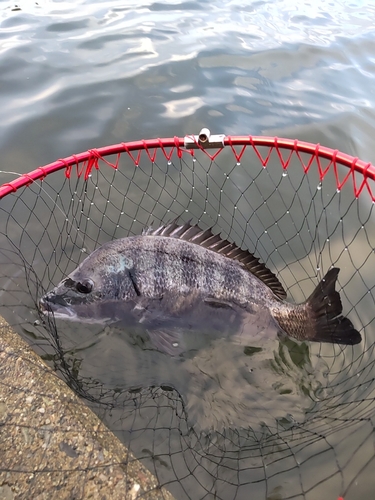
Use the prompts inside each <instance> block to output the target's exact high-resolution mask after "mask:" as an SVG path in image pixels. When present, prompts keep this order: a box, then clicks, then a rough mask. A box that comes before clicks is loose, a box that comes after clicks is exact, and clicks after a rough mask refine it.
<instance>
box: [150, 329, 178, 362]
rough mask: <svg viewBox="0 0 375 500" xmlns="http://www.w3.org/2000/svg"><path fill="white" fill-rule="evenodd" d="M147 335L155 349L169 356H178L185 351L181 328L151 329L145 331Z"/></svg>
mask: <svg viewBox="0 0 375 500" xmlns="http://www.w3.org/2000/svg"><path fill="white" fill-rule="evenodd" d="M147 333H148V335H149V337H150V340H151V342H152V344H153V345H154V346H155V347H156V349H157V350H158V351H161V352H164V353H165V354H168V355H169V356H179V355H180V354H181V353H182V352H184V350H185V346H184V343H183V338H182V333H183V332H182V329H181V328H177V327H169V328H168V327H161V328H152V329H147Z"/></svg>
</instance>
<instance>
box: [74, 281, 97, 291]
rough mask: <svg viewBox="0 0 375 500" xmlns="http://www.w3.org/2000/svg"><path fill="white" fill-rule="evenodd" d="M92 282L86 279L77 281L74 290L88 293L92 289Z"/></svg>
mask: <svg viewBox="0 0 375 500" xmlns="http://www.w3.org/2000/svg"><path fill="white" fill-rule="evenodd" d="M93 286H94V284H93V282H92V281H91V280H87V281H82V282H80V281H78V282H77V283H76V290H77V292H79V293H90V292H91V291H92V289H93Z"/></svg>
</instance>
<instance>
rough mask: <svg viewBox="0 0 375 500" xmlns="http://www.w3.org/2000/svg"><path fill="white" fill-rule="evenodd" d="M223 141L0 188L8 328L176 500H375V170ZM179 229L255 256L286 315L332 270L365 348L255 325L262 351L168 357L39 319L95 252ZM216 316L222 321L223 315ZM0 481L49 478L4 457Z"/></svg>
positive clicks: (145, 150) (81, 160) (214, 350)
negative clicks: (373, 494)
mask: <svg viewBox="0 0 375 500" xmlns="http://www.w3.org/2000/svg"><path fill="white" fill-rule="evenodd" d="M203 139H204V137H203ZM207 140H209V139H208V138H207ZM220 141H224V142H222V143H221V144H220ZM220 141H218V143H217V144H214V145H216V147H217V149H204V148H203V147H202V146H199V145H198V142H199V141H198V138H197V137H194V138H188V140H185V141H184V140H183V139H178V138H174V139H168V140H156V141H139V142H138V143H136V144H134V143H133V144H128V145H127V144H122V145H118V146H113V147H110V148H107V149H106V150H105V151H101V152H100V151H99V150H94V151H90V152H87V154H82V155H77V156H74V157H70V158H67V159H65V160H60V161H59V162H56V163H55V164H53V165H52V166H47V167H43V168H42V169H39V170H37V171H36V173H35V172H34V173H33V174H29V176H28V177H26V178H25V177H23V178H21V179H17V180H16V183H12V184H4V186H3V187H0V195H1V196H3V197H2V199H0V268H1V275H0V290H1V291H0V314H1V315H2V316H3V317H4V318H5V319H6V320H7V321H8V323H9V324H10V325H11V326H13V327H14V329H15V330H16V331H18V332H19V333H20V334H21V335H22V336H23V338H25V339H27V341H28V342H29V344H30V345H31V346H32V347H33V349H34V350H35V351H36V352H37V353H39V354H40V355H41V356H42V358H43V359H44V360H45V361H46V362H47V363H48V364H50V366H52V367H53V368H54V369H55V370H56V372H57V373H58V374H59V376H60V377H62V378H63V379H64V380H65V381H66V382H67V383H68V385H69V386H70V387H72V388H73V389H74V391H75V392H76V393H77V394H78V395H79V396H80V397H81V398H82V400H84V401H85V402H86V404H87V405H88V406H89V407H90V408H92V409H93V411H94V412H95V413H97V415H98V416H99V417H100V418H101V420H102V421H103V422H104V423H105V424H106V425H107V427H108V428H109V429H110V430H112V431H113V432H114V433H115V434H116V435H117V436H118V437H119V438H120V439H121V441H122V442H123V443H124V444H126V446H127V447H128V448H129V449H130V450H131V451H132V452H133V453H134V455H135V457H137V458H138V459H139V460H141V461H142V462H143V463H144V464H145V465H146V466H147V468H148V469H149V470H150V471H151V472H152V473H153V474H154V475H155V476H156V478H157V481H158V486H157V487H158V488H159V487H162V486H164V487H166V488H167V489H168V490H169V491H170V492H171V493H172V494H173V495H174V496H175V498H178V499H187V498H194V499H203V498H204V499H208V498H219V499H222V500H227V499H232V498H236V499H248V498H249V495H250V494H251V498H267V499H277V498H283V499H291V498H301V499H302V498H303V499H316V498H332V499H337V498H338V497H339V496H340V495H343V496H344V497H345V499H346V500H347V499H350V498H361V497H362V498H366V497H369V496H368V495H369V491H370V490H369V489H368V488H369V487H370V486H369V485H371V484H372V482H373V479H372V476H371V474H372V473H371V471H372V469H373V465H374V461H375V449H374V444H375V443H374V418H375V403H374V393H375V384H374V380H373V369H374V341H375V338H374V314H373V311H374V293H375V290H374V286H375V277H374V267H375V266H374V250H373V249H374V247H375V232H374V231H373V228H372V224H373V220H374V214H373V210H374V209H373V207H374V196H373V192H372V187H373V177H374V175H373V168H374V167H372V166H371V165H366V164H362V163H361V162H359V160H356V159H351V158H349V157H347V156H346V155H342V154H341V153H338V152H331V151H329V150H327V149H326V148H322V147H319V146H315V145H314V146H313V145H306V143H298V141H288V140H278V139H276V138H275V139H274V138H272V139H271V138H252V137H242V138H230V137H229V138H225V140H224V139H223V138H221V139H220ZM203 142H204V141H203ZM201 143H202V141H201ZM222 144H225V145H226V147H222ZM192 145H194V146H195V149H190V147H191V146H192ZM206 145H207V144H206ZM344 165H346V166H344ZM59 169H60V170H61V171H60V172H59V171H57V172H56V173H54V171H55V170H59ZM37 178H38V179H37ZM10 179H11V176H9V178H8V179H7V180H9V181H10ZM176 218H179V221H180V222H181V223H186V222H188V221H190V220H193V221H194V223H196V224H198V225H199V227H200V228H201V229H202V230H207V229H209V228H212V231H213V233H214V234H220V235H221V237H222V238H223V239H227V240H228V241H229V242H233V243H234V244H235V245H237V246H238V247H240V248H242V249H243V250H244V251H249V252H251V254H253V255H254V256H255V257H256V258H258V259H260V262H261V263H264V269H265V268H268V269H269V270H270V271H269V272H270V273H271V274H269V275H268V277H269V276H270V275H271V276H273V275H272V273H273V274H274V275H275V276H276V278H272V280H273V279H274V280H275V281H272V283H274V286H275V283H276V284H277V287H279V288H277V289H278V290H279V293H281V292H280V290H282V289H284V290H285V291H286V292H287V294H288V301H289V302H292V303H293V302H294V303H302V302H304V301H305V300H306V299H307V298H308V297H309V296H311V294H312V293H313V291H314V289H315V288H316V286H317V285H318V283H319V282H320V281H321V279H322V278H323V277H324V276H325V275H326V273H327V272H328V271H329V270H330V269H332V268H339V269H340V272H339V274H338V279H337V283H336V284H335V286H336V290H337V292H338V293H339V296H340V298H341V303H342V308H343V314H344V315H345V316H346V317H347V318H348V321H349V322H351V324H352V326H353V328H355V329H356V330H357V331H358V332H360V334H361V336H362V342H361V343H359V344H358V345H354V346H351V345H348V346H345V345H339V344H336V343H320V342H298V341H296V340H294V339H291V338H285V337H280V336H277V335H268V334H267V332H268V333H269V332H270V331H271V332H273V333H274V332H275V327H274V324H271V323H264V321H265V320H269V315H268V316H267V314H266V315H265V317H264V316H262V315H261V314H260V313H259V315H258V316H257V319H259V318H260V321H261V324H262V328H260V331H261V332H265V333H266V334H265V335H264V337H262V335H260V336H259V338H256V339H255V338H251V339H248V338H246V339H245V341H244V342H233V341H231V339H230V338H228V336H227V335H224V336H223V335H221V336H215V335H202V332H201V331H197V332H195V331H194V330H192V331H188V332H185V333H184V336H183V345H184V349H183V350H179V352H178V353H177V355H176V356H173V355H170V354H169V351H168V350H165V349H158V348H155V343H154V342H152V336H148V335H144V334H143V333H142V334H141V333H140V332H139V330H138V329H137V328H135V327H134V325H133V326H132V327H129V328H127V329H124V328H123V326H122V325H112V324H98V325H96V324H87V323H84V322H82V323H72V322H68V321H62V320H60V319H58V317H56V318H54V316H53V315H50V316H46V315H44V314H43V313H42V312H41V311H40V309H39V300H40V298H41V297H42V296H43V295H45V294H46V293H47V292H48V291H49V290H51V289H52V288H53V287H55V286H56V285H57V284H58V283H59V282H61V281H62V280H65V279H66V278H67V276H68V275H69V274H70V273H72V272H73V271H74V270H75V269H76V268H77V266H78V265H79V264H80V263H81V262H82V261H83V260H84V259H85V258H86V257H87V256H88V255H90V254H91V253H92V252H93V251H94V250H95V249H97V248H99V247H100V246H101V245H103V244H104V243H106V242H110V241H113V240H115V239H118V238H124V237H128V236H136V235H141V234H142V232H143V231H144V230H145V229H146V230H147V228H150V227H153V228H154V229H156V228H157V227H159V226H163V225H164V224H168V223H169V222H171V221H173V220H174V219H176ZM260 265H261V264H260ZM334 275H335V276H336V275H337V271H335V272H334ZM331 276H332V273H331ZM130 278H132V276H130ZM133 278H134V277H133ZM133 284H134V283H133ZM280 284H281V285H280ZM89 285H90V283H89V282H87V283H81V286H82V287H83V288H82V290H83V291H84V292H87V289H88V288H89ZM90 286H91V285H90ZM136 291H137V290H136V288H135V292H136ZM136 295H137V294H136ZM176 300H178V297H176ZM212 310H213V313H212V314H213V315H215V320H217V321H223V322H225V321H227V320H228V317H227V316H226V312H225V307H224V308H221V307H213V309H212ZM223 310H224V312H223ZM262 314H263V313H262ZM155 321H156V322H157V318H156V317H155ZM213 324H215V323H214V321H213ZM264 325H266V326H264ZM180 327H181V325H179V328H180ZM156 330H157V329H156ZM162 330H163V329H162ZM172 330H173V328H172ZM180 330H181V328H180ZM157 331H158V330H157ZM169 331H170V330H169ZM161 333H163V334H165V328H164V330H163V331H161ZM167 333H168V329H167ZM162 340H163V342H168V341H169V340H170V338H168V335H167V336H166V337H163V339H162ZM179 342H180V338H179ZM156 347H157V346H156ZM27 396H28V395H27V394H25V398H26V397H27ZM8 411H16V409H8ZM3 420H4V421H3V422H1V423H2V428H3V429H5V432H3V434H2V435H5V433H6V429H7V421H6V419H3ZM50 427H51V426H50ZM49 432H52V433H53V432H54V430H53V428H52V429H49ZM2 444H4V443H0V446H2ZM47 448H48V447H47ZM71 453H73V452H71ZM2 464H3V465H2ZM11 472H12V475H11V476H9V474H10V473H11ZM55 473H56V474H57V475H59V474H60V475H61V474H69V471H64V470H56V471H55ZM1 474H8V476H7V478H8V479H7V481H8V483H7V484H13V483H12V481H15V477H17V475H22V474H33V477H34V478H35V477H38V474H43V470H42V468H41V469H40V470H32V471H31V470H28V466H27V460H26V461H23V459H22V457H20V458H19V462H18V463H17V464H16V463H12V464H11V465H9V464H7V463H5V462H2V461H0V475H1ZM4 477H5V476H4ZM30 488H31V486H30ZM62 494H63V493H62ZM361 495H362V496H361ZM78 497H80V498H84V486H82V491H81V493H80V494H78V496H77V498H78ZM62 498H63V497H62Z"/></svg>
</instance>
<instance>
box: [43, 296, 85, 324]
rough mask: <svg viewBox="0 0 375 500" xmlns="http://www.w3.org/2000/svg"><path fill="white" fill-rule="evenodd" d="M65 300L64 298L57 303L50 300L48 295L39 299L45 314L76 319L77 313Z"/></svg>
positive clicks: (58, 317)
mask: <svg viewBox="0 0 375 500" xmlns="http://www.w3.org/2000/svg"><path fill="white" fill-rule="evenodd" d="M64 302H65V301H63V300H59V303H57V302H53V301H51V300H49V299H48V298H47V297H42V298H41V299H40V300H39V311H40V312H41V313H42V314H44V315H45V316H53V317H54V318H57V319H70V320H74V319H75V318H76V317H77V314H76V313H75V311H73V309H72V308H71V307H69V306H68V305H67V304H66V303H64Z"/></svg>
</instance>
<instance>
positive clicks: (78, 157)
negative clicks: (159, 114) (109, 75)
mask: <svg viewBox="0 0 375 500" xmlns="http://www.w3.org/2000/svg"><path fill="white" fill-rule="evenodd" d="M200 137H201V134H200V135H199V136H194V135H191V136H186V137H173V138H163V139H160V138H157V139H146V140H145V139H143V140H139V141H131V142H123V143H119V144H113V145H110V146H104V147H101V148H95V149H89V150H87V151H83V152H82V153H79V154H75V155H71V156H67V157H66V158H62V159H59V160H56V161H54V162H52V163H49V164H47V165H44V166H40V167H38V168H36V169H35V170H33V171H31V172H29V173H26V174H22V175H20V176H19V177H18V178H16V179H14V180H13V181H11V182H7V183H4V184H2V185H0V200H1V199H2V198H4V196H7V195H8V194H11V193H15V192H16V191H17V190H18V189H20V188H22V187H26V186H28V185H29V184H31V183H33V182H35V181H37V180H43V179H44V178H45V177H47V176H48V175H50V174H52V173H54V172H57V171H59V170H63V169H65V175H66V177H67V178H70V175H71V172H72V169H73V167H74V166H75V167H76V173H77V176H78V177H81V176H82V175H83V176H84V178H85V180H87V178H88V176H89V175H90V172H91V171H92V169H93V168H96V169H98V168H99V166H98V164H99V160H100V159H103V158H105V157H106V156H110V155H121V154H122V153H127V154H128V155H129V156H130V157H131V159H132V160H133V162H134V164H135V165H136V166H137V165H138V162H139V159H140V155H141V152H142V151H145V152H146V154H147V156H148V157H149V159H150V161H152V162H153V161H154V160H155V158H156V154H157V151H161V152H162V154H163V155H164V156H165V158H166V159H167V160H170V158H171V157H172V154H173V153H174V152H176V153H177V156H178V157H179V158H181V157H182V155H183V154H184V153H185V154H186V153H187V154H190V155H191V156H194V151H193V149H191V148H195V149H200V150H202V151H203V152H204V153H205V154H206V155H207V156H209V157H210V158H211V160H214V159H215V158H216V157H217V156H218V155H219V154H220V152H221V151H222V150H223V149H224V148H225V147H230V148H231V149H232V152H233V154H234V156H235V158H236V160H237V161H240V160H241V157H242V154H243V152H244V151H245V149H246V147H252V148H253V150H254V151H255V153H256V155H257V156H258V158H259V160H260V161H261V163H262V165H263V167H266V166H267V163H268V159H269V157H270V154H271V152H272V150H276V152H277V154H278V156H279V159H280V163H281V165H282V168H283V169H284V170H286V169H287V168H288V165H289V162H290V159H291V156H292V154H293V153H295V154H296V155H297V156H299V154H300V153H307V154H310V155H311V160H310V161H309V162H308V164H307V165H305V164H304V165H303V168H304V171H305V173H307V172H308V170H309V168H310V165H311V164H312V163H313V161H314V160H315V159H316V161H317V164H318V169H319V176H320V180H321V181H322V180H323V179H324V177H325V175H326V173H327V172H328V170H329V169H330V168H331V167H332V168H333V171H334V175H335V178H336V184H337V189H338V190H340V189H341V188H342V187H343V186H344V184H346V182H347V181H348V180H349V178H352V182H353V189H354V196H355V197H356V198H357V197H358V196H359V195H360V193H361V192H362V191H363V189H364V188H366V189H367V191H368V192H369V194H370V196H371V198H372V200H373V201H375V189H374V188H373V187H372V186H371V185H370V183H369V181H375V166H374V165H373V164H372V163H370V162H367V163H366V162H364V161H362V160H360V159H359V158H357V157H354V156H351V155H348V154H346V153H343V152H341V151H339V150H337V149H331V148H328V147H325V146H321V145H320V144H313V143H309V142H304V141H299V140H297V139H286V138H279V137H267V136H251V135H249V136H217V137H220V142H221V144H220V145H219V144H218V143H217V142H215V141H213V143H212V144H213V145H210V144H209V141H207V142H206V143H205V142H204V141H200V140H199V139H200ZM213 137H214V136H213ZM188 143H190V148H189V146H188ZM215 146H219V148H218V149H217V150H216V151H215V152H214V153H213V154H211V153H210V152H209V150H208V148H212V147H215ZM236 147H237V148H238V147H242V149H240V150H239V152H238V150H236V149H235V148H236ZM260 147H268V148H269V152H268V154H267V156H266V157H265V158H264V156H262V154H261V152H260V151H259V149H258V148H260ZM167 148H169V151H168V149H167ZM282 150H286V151H289V156H288V157H287V158H286V160H285V159H283V157H282V155H281V151H282ZM134 151H138V154H137V155H136V156H135V155H134V154H133V152H134ZM320 158H321V159H325V160H329V161H330V163H329V165H328V166H326V167H324V168H322V167H321V166H320V162H319V159H320ZM299 159H300V161H301V163H302V164H303V162H302V160H301V158H300V157H299ZM107 164H108V165H109V166H111V167H113V168H117V165H116V164H112V163H107ZM338 165H342V166H344V167H346V168H348V169H349V172H348V173H347V175H346V176H345V177H344V179H342V180H340V178H339V175H338V169H337V167H338ZM355 172H358V173H359V174H361V175H362V176H363V180H362V182H360V183H359V185H358V181H356V178H355Z"/></svg>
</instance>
